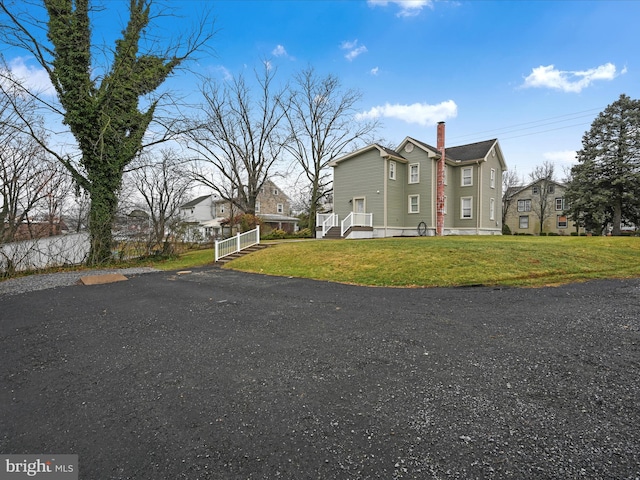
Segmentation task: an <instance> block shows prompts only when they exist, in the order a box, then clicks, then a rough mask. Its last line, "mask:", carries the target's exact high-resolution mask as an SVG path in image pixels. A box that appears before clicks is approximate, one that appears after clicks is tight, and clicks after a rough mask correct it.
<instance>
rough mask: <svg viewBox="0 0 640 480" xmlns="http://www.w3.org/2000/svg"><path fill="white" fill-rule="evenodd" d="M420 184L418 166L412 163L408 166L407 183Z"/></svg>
mask: <svg viewBox="0 0 640 480" xmlns="http://www.w3.org/2000/svg"><path fill="white" fill-rule="evenodd" d="M419 182H420V164H419V163H412V164H411V165H409V183H419Z"/></svg>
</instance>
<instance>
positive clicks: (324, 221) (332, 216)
mask: <svg viewBox="0 0 640 480" xmlns="http://www.w3.org/2000/svg"><path fill="white" fill-rule="evenodd" d="M316 225H322V236H323V237H324V236H325V235H326V234H327V232H328V231H329V230H330V229H331V227H337V226H338V214H337V213H319V214H318V216H317V220H316Z"/></svg>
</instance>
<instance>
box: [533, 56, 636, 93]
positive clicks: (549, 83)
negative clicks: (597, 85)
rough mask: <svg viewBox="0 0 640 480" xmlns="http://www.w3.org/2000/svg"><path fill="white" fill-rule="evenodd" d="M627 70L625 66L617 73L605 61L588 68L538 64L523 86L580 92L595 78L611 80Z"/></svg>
mask: <svg viewBox="0 0 640 480" xmlns="http://www.w3.org/2000/svg"><path fill="white" fill-rule="evenodd" d="M626 72H627V69H626V67H625V68H623V69H622V71H621V72H620V73H619V74H618V73H616V66H615V65H614V64H613V63H606V64H604V65H600V66H599V67H596V68H591V69H589V70H578V71H564V70H557V69H556V68H555V66H554V65H548V66H546V67H545V66H543V65H541V66H539V67H537V68H534V69H532V70H531V74H530V75H529V76H528V77H526V78H525V79H524V84H523V85H522V87H523V88H529V87H533V88H552V89H555V90H561V91H563V92H572V93H580V92H581V91H582V90H583V89H584V88H586V87H588V86H590V85H591V84H592V83H593V82H595V81H597V80H613V79H614V78H616V77H617V76H618V75H623V74H625V73H626Z"/></svg>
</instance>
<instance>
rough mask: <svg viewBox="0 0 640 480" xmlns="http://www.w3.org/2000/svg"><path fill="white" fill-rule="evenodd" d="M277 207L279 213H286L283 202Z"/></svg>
mask: <svg viewBox="0 0 640 480" xmlns="http://www.w3.org/2000/svg"><path fill="white" fill-rule="evenodd" d="M276 208H277V211H278V213H284V205H283V204H282V203H279V204H278V205H277V207H276Z"/></svg>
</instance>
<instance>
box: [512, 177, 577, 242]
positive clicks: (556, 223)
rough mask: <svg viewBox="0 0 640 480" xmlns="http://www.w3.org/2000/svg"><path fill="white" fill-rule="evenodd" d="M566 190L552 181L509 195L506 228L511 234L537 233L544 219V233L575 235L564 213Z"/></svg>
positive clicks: (533, 185)
mask: <svg viewBox="0 0 640 480" xmlns="http://www.w3.org/2000/svg"><path fill="white" fill-rule="evenodd" d="M565 190H566V186H565V185H564V184H562V183H559V182H554V181H548V180H545V181H542V182H540V181H535V182H533V183H530V184H528V185H525V186H522V187H518V188H514V189H512V190H511V191H510V192H508V195H509V196H508V199H509V206H508V210H507V212H506V215H505V225H507V226H508V227H509V229H510V230H511V233H513V234H516V233H520V234H534V235H538V234H539V233H540V217H543V220H544V223H543V225H542V232H543V233H555V234H558V235H570V234H571V232H577V231H578V230H577V227H576V225H575V223H573V222H572V221H571V220H569V218H568V216H567V213H566V207H567V205H566V202H565V199H564V192H565Z"/></svg>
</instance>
